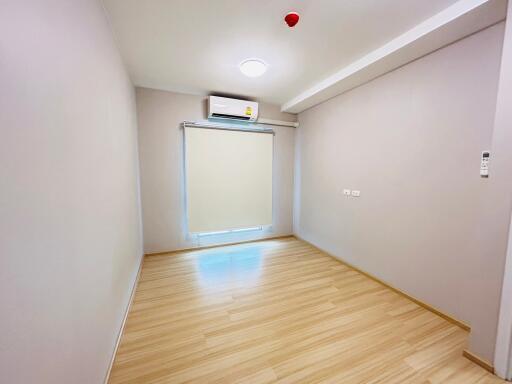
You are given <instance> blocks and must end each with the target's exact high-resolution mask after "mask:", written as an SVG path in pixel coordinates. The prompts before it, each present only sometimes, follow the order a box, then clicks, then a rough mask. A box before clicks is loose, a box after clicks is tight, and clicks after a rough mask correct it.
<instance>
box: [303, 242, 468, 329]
mask: <svg viewBox="0 0 512 384" xmlns="http://www.w3.org/2000/svg"><path fill="white" fill-rule="evenodd" d="M294 236H295V237H296V238H297V239H299V240H302V241H304V242H305V243H307V244H309V245H311V246H312V247H314V248H316V249H318V250H319V251H321V252H323V253H325V254H327V255H329V256H330V257H332V258H334V259H336V260H338V261H340V262H341V263H343V264H345V265H346V266H347V267H349V268H351V269H353V270H354V271H357V272H359V273H360V274H362V275H364V276H366V277H368V278H370V279H372V280H373V281H376V282H377V283H379V284H382V285H384V286H385V287H387V288H389V289H391V290H392V291H394V292H396V293H398V294H399V295H401V296H404V297H406V298H408V299H409V300H411V301H413V302H415V303H416V304H418V305H419V306H421V307H423V308H425V309H427V310H428V311H430V312H432V313H435V314H436V315H438V316H440V317H442V318H443V319H445V320H447V321H449V322H450V323H452V324H455V325H457V326H458V327H460V328H462V329H463V330H465V331H468V332H470V331H471V327H470V326H469V325H468V324H466V323H464V322H463V321H460V320H458V319H456V318H454V317H453V316H450V315H448V314H446V313H444V312H442V311H440V310H439V309H437V308H435V307H433V306H431V305H430V304H427V303H425V302H424V301H421V300H420V299H417V298H415V297H414V296H411V295H409V294H408V293H405V292H404V291H402V290H400V289H398V288H395V287H393V286H392V285H389V284H388V283H386V282H385V281H383V280H381V279H379V278H378V277H375V276H373V275H371V274H370V273H368V272H365V271H363V270H361V269H359V268H357V267H355V266H354V265H352V264H350V263H347V262H346V261H344V260H342V259H340V258H339V257H336V256H334V255H331V254H330V253H329V252H327V251H325V250H323V249H321V248H319V247H317V246H316V245H314V244H311V243H310V242H309V241H307V240H304V239H302V238H300V237H299V236H297V235H294Z"/></svg>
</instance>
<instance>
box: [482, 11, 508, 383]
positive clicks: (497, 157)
mask: <svg viewBox="0 0 512 384" xmlns="http://www.w3.org/2000/svg"><path fill="white" fill-rule="evenodd" d="M507 17H508V20H512V2H510V1H509V3H508V13H507ZM511 106H512V24H511V23H509V22H507V27H506V31H505V40H504V43H503V56H502V60H501V73H500V84H499V91H498V101H497V105H496V119H495V124H494V132H493V143H492V151H493V162H492V174H493V176H494V177H493V178H492V179H491V180H490V181H491V188H492V189H491V193H492V195H491V196H489V199H488V201H487V202H488V209H486V213H487V217H486V223H488V225H487V226H490V228H489V231H488V232H487V235H488V236H489V238H491V239H492V240H494V241H493V242H494V243H497V244H496V247H498V249H497V251H498V252H503V251H504V242H503V240H502V239H503V237H506V233H507V224H508V249H507V251H508V252H507V261H506V268H505V276H504V281H503V288H502V295H501V309H500V323H499V331H498V335H497V340H496V356H495V368H496V372H497V374H500V375H501V376H502V377H505V375H507V377H508V378H509V379H512V339H511V335H512V221H511V220H510V219H511V218H510V212H511V210H512V177H511V174H512V171H511V170H512V129H511V128H512V107H511ZM494 201H497V202H499V204H493V203H492V202H494ZM505 212H508V220H507V217H506V216H505V215H504V213H505ZM496 225H500V227H499V229H498V230H497V231H496V230H495V231H492V230H490V229H492V228H493V227H494V226H496ZM500 247H501V249H500ZM507 371H508V372H507Z"/></svg>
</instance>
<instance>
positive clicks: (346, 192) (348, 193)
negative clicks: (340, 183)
mask: <svg viewBox="0 0 512 384" xmlns="http://www.w3.org/2000/svg"><path fill="white" fill-rule="evenodd" d="M350 192H351V191H350V189H344V190H343V194H344V195H345V196H350Z"/></svg>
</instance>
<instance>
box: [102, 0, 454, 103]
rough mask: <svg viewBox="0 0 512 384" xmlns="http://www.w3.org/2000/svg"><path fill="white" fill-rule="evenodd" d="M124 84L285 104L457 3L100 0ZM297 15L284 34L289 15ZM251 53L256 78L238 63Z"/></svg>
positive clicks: (438, 0) (432, 0)
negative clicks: (259, 72) (125, 73)
mask: <svg viewBox="0 0 512 384" xmlns="http://www.w3.org/2000/svg"><path fill="white" fill-rule="evenodd" d="M104 3H105V6H106V9H107V11H108V13H109V17H110V19H111V22H112V26H113V29H114V33H115V35H116V39H117V41H118V44H119V46H120V49H121V53H122V56H123V59H124V61H125V63H126V65H127V67H128V70H129V72H130V76H131V78H132V81H133V82H134V84H135V85H137V86H143V87H149V88H156V89H164V90H171V91H178V92H187V93H198V94H208V93H225V94H231V95H237V96H245V97H252V98H256V99H258V100H260V101H267V102H271V103H276V104H283V103H285V102H287V101H289V100H291V99H293V98H294V97H296V96H297V95H299V94H301V93H302V92H304V91H305V90H307V89H309V88H311V87H313V86H314V85H315V84H316V83H318V82H319V81H321V80H323V79H325V78H326V77H328V76H330V75H332V74H333V73H335V72H337V71H339V70H340V69H342V68H344V67H346V66H347V65H349V64H350V63H352V62H354V61H356V60H358V59H360V58H361V57H363V56H365V55H366V54H368V53H369V52H371V51H373V50H375V49H377V48H378V47H380V46H382V45H383V44H385V43H387V42H388V41H390V40H392V39H393V38H395V37H397V36H399V35H400V34H402V33H404V32H406V31H407V30H409V29H411V28H413V27H414V26H416V25H417V24H419V23H421V22H423V21H424V20H426V19H428V18H430V17H431V16H433V15H435V14H437V13H438V12H440V11H442V10H443V9H445V8H447V7H448V6H450V5H452V4H454V3H456V0H428V1H427V0H302V1H298V0H295V1H292V0H252V1H249V0H202V1H201V0H144V1H141V0H104ZM292 10H294V11H297V12H299V13H300V15H301V20H300V22H299V24H298V25H297V26H296V27H295V28H294V29H290V28H288V27H287V26H286V25H285V23H284V21H283V17H284V15H285V14H286V13H287V12H288V11H292ZM249 57H258V58H261V59H263V60H264V61H266V62H267V63H268V65H269V68H268V71H267V72H266V73H265V74H264V75H263V76H262V77H259V78H248V77H245V76H244V75H242V74H241V72H240V71H239V69H238V64H239V63H240V62H241V61H242V60H244V59H246V58H249Z"/></svg>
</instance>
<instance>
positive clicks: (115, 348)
mask: <svg viewBox="0 0 512 384" xmlns="http://www.w3.org/2000/svg"><path fill="white" fill-rule="evenodd" d="M142 264H144V256H142V257H141V258H140V264H139V270H138V271H137V277H136V278H135V282H134V283H133V287H132V292H131V293H130V300H129V301H128V306H127V307H126V312H125V314H124V318H123V322H122V323H121V329H120V330H119V334H118V335H117V341H116V346H115V347H114V353H113V354H112V358H111V359H110V365H109V366H108V370H107V375H106V376H105V384H108V380H109V379H110V372H112V367H113V366H114V360H115V358H116V355H117V349H118V348H119V344H120V343H121V337H122V336H123V331H124V326H125V325H126V319H128V313H129V312H130V308H131V307H132V303H133V298H134V297H135V291H136V290H137V286H138V285H139V280H140V274H141V272H142Z"/></svg>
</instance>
